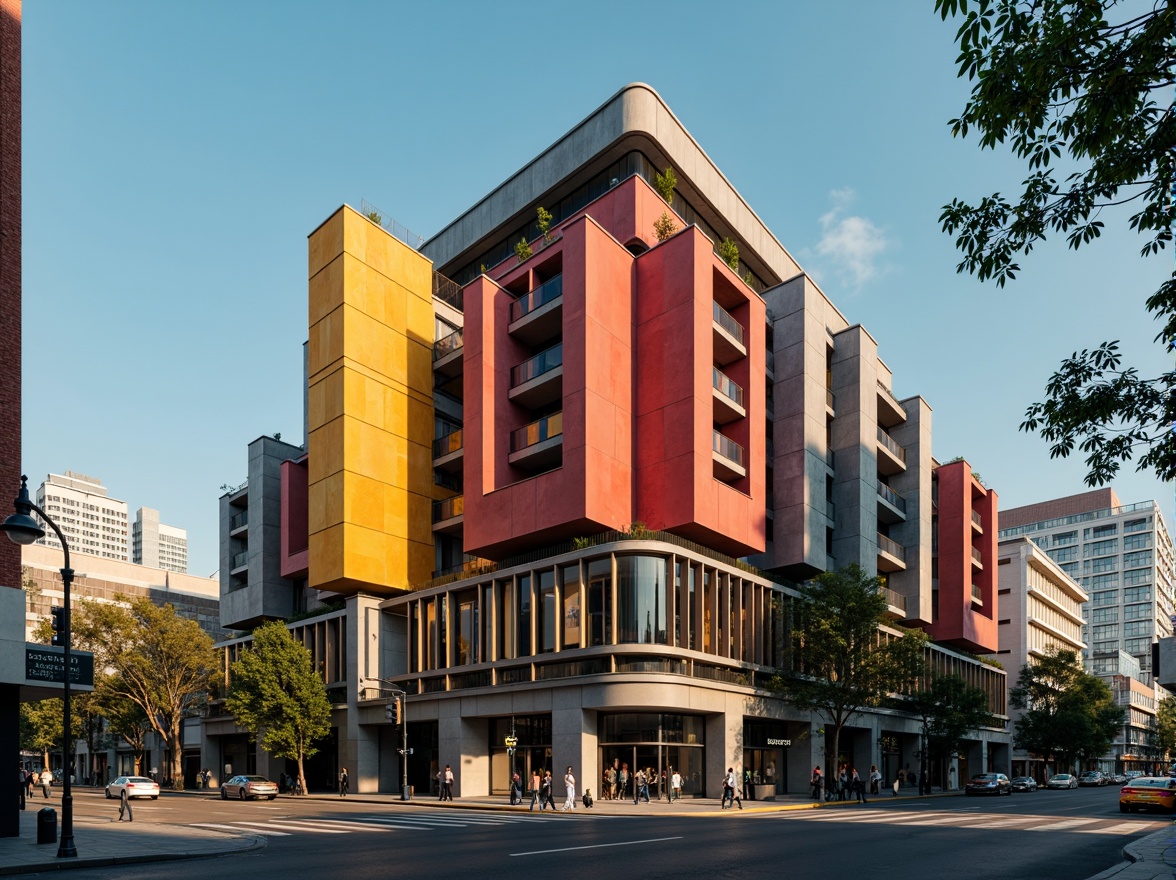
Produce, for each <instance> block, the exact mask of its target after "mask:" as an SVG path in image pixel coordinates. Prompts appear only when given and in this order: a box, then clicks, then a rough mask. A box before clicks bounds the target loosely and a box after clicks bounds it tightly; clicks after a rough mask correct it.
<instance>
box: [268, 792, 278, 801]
mask: <svg viewBox="0 0 1176 880" xmlns="http://www.w3.org/2000/svg"><path fill="white" fill-rule="evenodd" d="M276 797H277V795H276V794H271V795H270V796H269V799H270V800H271V801H272V800H273V799H274V798H276Z"/></svg>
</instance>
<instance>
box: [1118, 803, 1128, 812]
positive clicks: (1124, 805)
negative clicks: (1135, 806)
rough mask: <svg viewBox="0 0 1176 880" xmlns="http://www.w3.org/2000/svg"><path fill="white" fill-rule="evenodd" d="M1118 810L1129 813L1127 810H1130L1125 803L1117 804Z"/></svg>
mask: <svg viewBox="0 0 1176 880" xmlns="http://www.w3.org/2000/svg"><path fill="white" fill-rule="evenodd" d="M1119 812H1120V813H1129V812H1131V810H1130V808H1129V807H1128V806H1127V805H1126V804H1119Z"/></svg>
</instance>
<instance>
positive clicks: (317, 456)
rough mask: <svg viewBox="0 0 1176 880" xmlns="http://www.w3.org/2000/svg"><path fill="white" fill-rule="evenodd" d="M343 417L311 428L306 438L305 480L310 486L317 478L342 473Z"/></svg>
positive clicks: (343, 460) (344, 456) (321, 478)
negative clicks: (307, 454) (307, 456)
mask: <svg viewBox="0 0 1176 880" xmlns="http://www.w3.org/2000/svg"><path fill="white" fill-rule="evenodd" d="M344 433H345V431H344V419H343V418H342V417H339V418H337V419H334V420H332V421H330V422H327V423H326V424H325V425H320V426H319V427H317V428H312V429H311V432H310V437H309V438H308V444H307V451H308V452H309V453H310V456H309V458H308V459H307V462H306V465H307V474H306V478H307V481H308V482H309V484H310V485H311V486H313V485H314V484H315V483H317V482H318V481H319V480H324V479H326V478H327V477H329V476H332V475H334V474H337V473H342V471H343V463H344V462H345V461H346V455H345V452H344V448H343V437H344Z"/></svg>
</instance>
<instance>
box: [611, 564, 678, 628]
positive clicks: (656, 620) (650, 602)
mask: <svg viewBox="0 0 1176 880" xmlns="http://www.w3.org/2000/svg"><path fill="white" fill-rule="evenodd" d="M666 600H667V597H666V560H665V558H664V557H661V556H618V557H617V642H618V643H622V644H625V643H629V644H632V643H635V644H639V645H665V644H668V643H669V640H668V637H667V631H666V608H667V604H668V603H667V601H666Z"/></svg>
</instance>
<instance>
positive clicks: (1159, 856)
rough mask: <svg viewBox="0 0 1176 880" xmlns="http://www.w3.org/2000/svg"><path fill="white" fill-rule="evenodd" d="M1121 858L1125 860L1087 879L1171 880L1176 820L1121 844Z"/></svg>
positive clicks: (1175, 865) (1174, 871)
mask: <svg viewBox="0 0 1176 880" xmlns="http://www.w3.org/2000/svg"><path fill="white" fill-rule="evenodd" d="M1123 858H1125V859H1127V861H1125V862H1120V863H1119V864H1117V865H1115V866H1114V867H1113V868H1107V870H1105V871H1102V872H1101V873H1098V874H1095V875H1094V876H1093V877H1091V878H1089V880H1107V878H1110V877H1114V878H1115V880H1161V878H1162V880H1172V877H1174V876H1176V823H1173V824H1172V825H1170V826H1169V827H1167V828H1164V829H1163V830H1161V831H1157V832H1155V833H1154V834H1149V835H1147V836H1146V837H1141V838H1139V839H1138V840H1133V841H1132V842H1131V843H1129V844H1127V845H1126V846H1125V847H1123Z"/></svg>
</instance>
